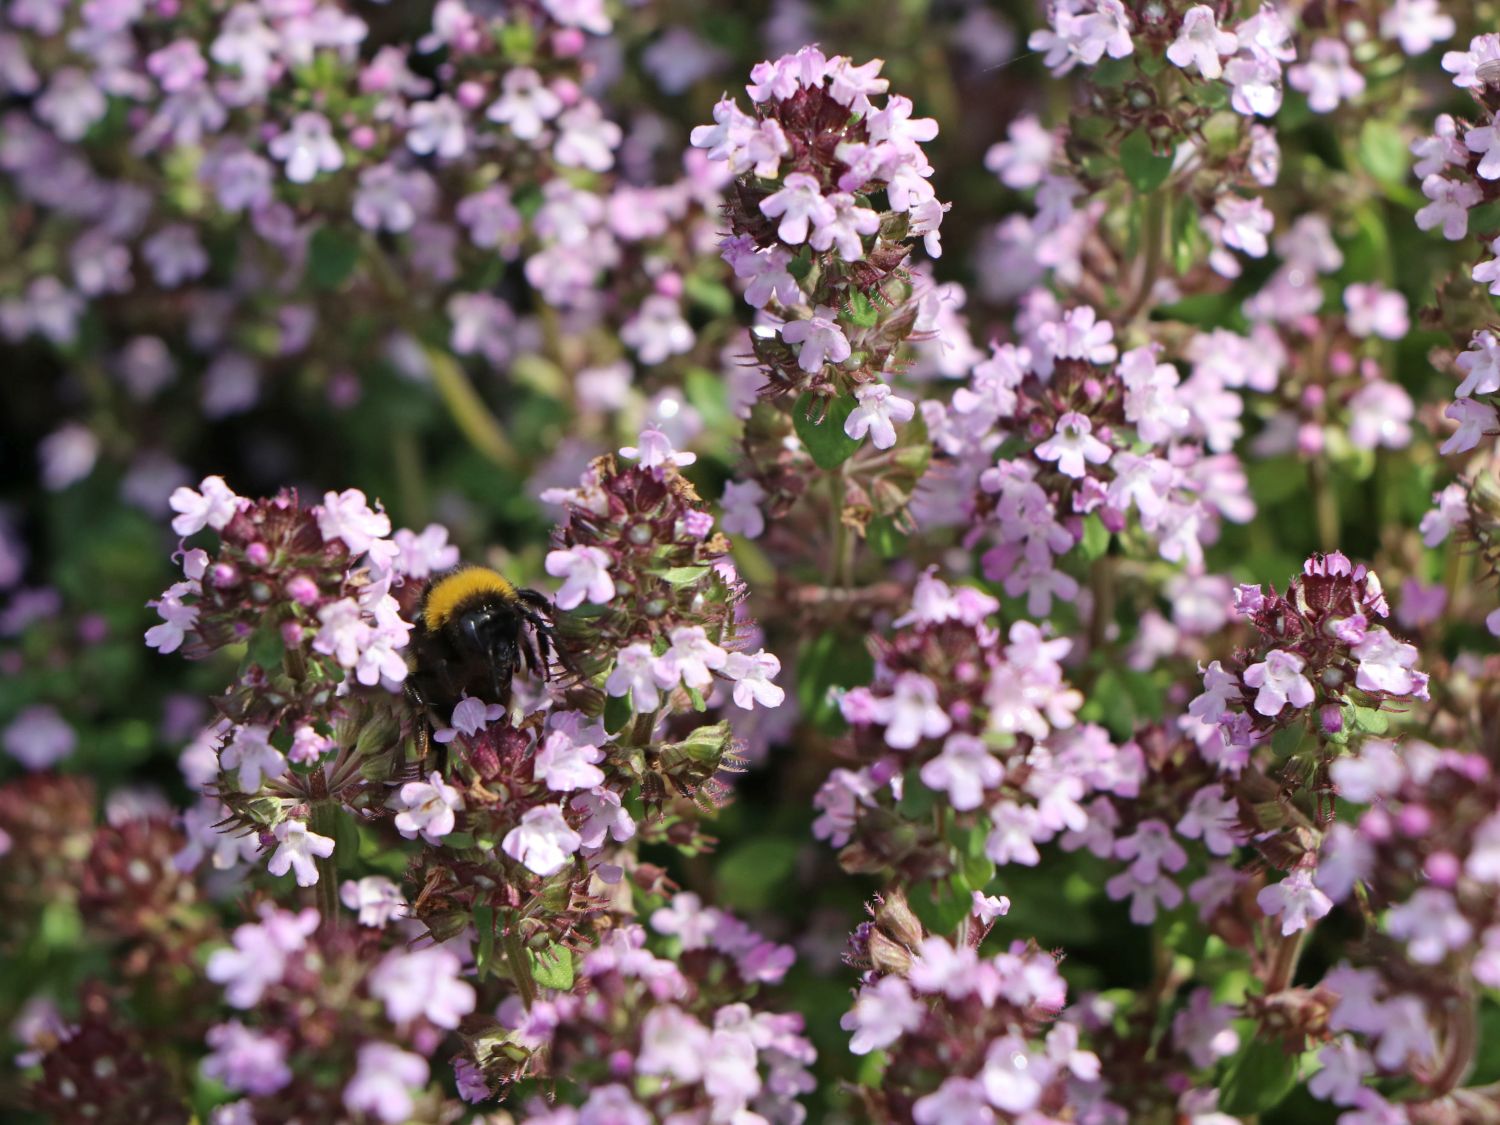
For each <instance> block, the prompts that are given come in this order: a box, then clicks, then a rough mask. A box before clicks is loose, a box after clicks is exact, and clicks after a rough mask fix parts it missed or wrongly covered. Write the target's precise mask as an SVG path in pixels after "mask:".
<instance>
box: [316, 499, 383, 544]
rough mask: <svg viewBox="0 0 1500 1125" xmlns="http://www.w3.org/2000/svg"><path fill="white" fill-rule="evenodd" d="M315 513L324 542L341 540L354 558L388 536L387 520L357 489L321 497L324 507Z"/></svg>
mask: <svg viewBox="0 0 1500 1125" xmlns="http://www.w3.org/2000/svg"><path fill="white" fill-rule="evenodd" d="M315 511H316V512H317V516H318V531H319V533H320V534H321V535H322V536H323V538H324V539H328V540H332V539H342V540H343V541H344V545H345V546H347V547H348V548H349V552H350V554H353V555H362V554H364V553H365V552H366V551H368V550H369V549H370V544H371V543H372V542H373V541H374V540H376V539H383V538H385V537H386V536H387V535H389V534H390V533H391V518H390V516H388V515H386V514H385V513H384V512H382V511H378V510H375V509H372V508H371V507H370V504H369V502H368V501H367V500H366V499H365V494H364V493H363V492H361V491H360V490H359V489H357V488H348V489H345V490H344V491H343V492H327V493H324V495H323V503H322V505H321V506H320V507H318V508H317V509H315Z"/></svg>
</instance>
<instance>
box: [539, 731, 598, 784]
mask: <svg viewBox="0 0 1500 1125" xmlns="http://www.w3.org/2000/svg"><path fill="white" fill-rule="evenodd" d="M603 760H604V751H603V750H601V749H600V748H599V747H597V746H591V745H589V744H588V743H587V742H579V741H575V740H574V737H573V735H571V734H570V733H568V732H567V731H563V730H554V731H552V732H551V733H550V734H548V735H547V737H546V738H545V739H543V741H542V745H541V746H540V747H539V748H538V749H537V752H536V757H534V758H533V759H532V765H531V770H532V774H533V775H534V776H535V777H536V778H537V779H539V780H541V781H543V782H545V783H546V785H547V788H548V789H553V790H556V791H558V792H561V793H567V792H571V791H573V790H575V789H593V788H594V787H595V786H598V785H602V784H604V771H603V770H601V769H600V768H599V766H598V764H597V763H599V762H602V761H603Z"/></svg>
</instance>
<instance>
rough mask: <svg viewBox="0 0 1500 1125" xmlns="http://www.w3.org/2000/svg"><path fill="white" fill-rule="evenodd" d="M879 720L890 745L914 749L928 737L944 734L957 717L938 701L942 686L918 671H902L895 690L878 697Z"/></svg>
mask: <svg viewBox="0 0 1500 1125" xmlns="http://www.w3.org/2000/svg"><path fill="white" fill-rule="evenodd" d="M875 721H876V722H878V723H880V724H882V725H883V726H884V727H885V728H886V730H885V741H886V745H887V746H890V747H891V748H892V749H893V750H910V749H912V748H913V747H914V746H916V745H917V743H918V742H920V741H921V740H922V739H924V738H941V737H942V736H943V735H945V734H947V733H948V731H949V730H950V729H951V728H952V726H953V720H952V719H950V718H949V717H948V713H947V712H946V711H945V710H943V708H942V707H941V706H940V705H939V703H938V689H937V685H936V684H934V683H933V682H932V681H931V680H930V679H928V678H927V677H926V676H923V675H921V674H920V673H918V672H902V673H901V675H899V676H897V677H896V682H895V683H894V684H892V685H891V694H890V695H889V696H884V697H881V698H880V699H878V700H877V701H876V711H875Z"/></svg>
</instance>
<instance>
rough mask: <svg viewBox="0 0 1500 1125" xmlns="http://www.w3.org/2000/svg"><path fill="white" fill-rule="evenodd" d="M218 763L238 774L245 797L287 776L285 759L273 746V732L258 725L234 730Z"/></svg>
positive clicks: (220, 754) (221, 752)
mask: <svg viewBox="0 0 1500 1125" xmlns="http://www.w3.org/2000/svg"><path fill="white" fill-rule="evenodd" d="M219 763H220V765H222V766H223V767H224V769H226V770H232V769H238V770H239V777H238V782H239V787H240V791H241V792H244V793H254V792H255V791H256V790H258V789H259V788H260V786H261V781H262V779H264V780H266V781H274V780H275V779H276V778H278V777H280V776H281V775H282V774H283V773H285V772H286V758H285V757H284V756H283V755H282V753H281V751H280V750H278V749H276V747H274V746H272V745H271V730H270V728H269V727H264V726H258V725H255V724H251V725H249V726H243V727H236V728H235V731H234V735H233V736H232V737H231V738H230V740H229V742H228V743H227V744H226V745H225V747H224V749H223V750H222V751H220V753H219Z"/></svg>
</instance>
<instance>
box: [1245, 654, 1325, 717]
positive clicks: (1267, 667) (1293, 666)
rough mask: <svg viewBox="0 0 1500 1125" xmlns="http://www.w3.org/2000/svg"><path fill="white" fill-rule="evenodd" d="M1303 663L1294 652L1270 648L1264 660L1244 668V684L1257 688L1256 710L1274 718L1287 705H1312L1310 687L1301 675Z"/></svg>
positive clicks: (1307, 680) (1308, 681)
mask: <svg viewBox="0 0 1500 1125" xmlns="http://www.w3.org/2000/svg"><path fill="white" fill-rule="evenodd" d="M1305 663H1306V661H1304V660H1303V659H1302V657H1300V656H1298V655H1297V654H1296V653H1295V652H1289V651H1287V650H1285V649H1272V650H1271V651H1270V652H1268V653H1266V658H1265V660H1263V661H1261V662H1260V663H1259V664H1252V665H1250V667H1248V668H1246V669H1245V685H1246V686H1247V687H1253V688H1259V689H1260V691H1259V692H1258V693H1257V694H1256V696H1255V709H1256V711H1258V712H1259V713H1260V714H1262V715H1265V716H1267V717H1269V718H1275V717H1276V716H1277V715H1279V714H1281V709H1282V708H1283V707H1285V706H1286V705H1287V704H1288V703H1290V704H1291V705H1292V706H1293V707H1296V708H1302V707H1309V706H1311V705H1312V701H1313V686H1312V681H1310V680H1309V679H1308V678H1307V677H1306V676H1304V675H1303V674H1302V668H1303V666H1304V665H1305Z"/></svg>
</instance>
